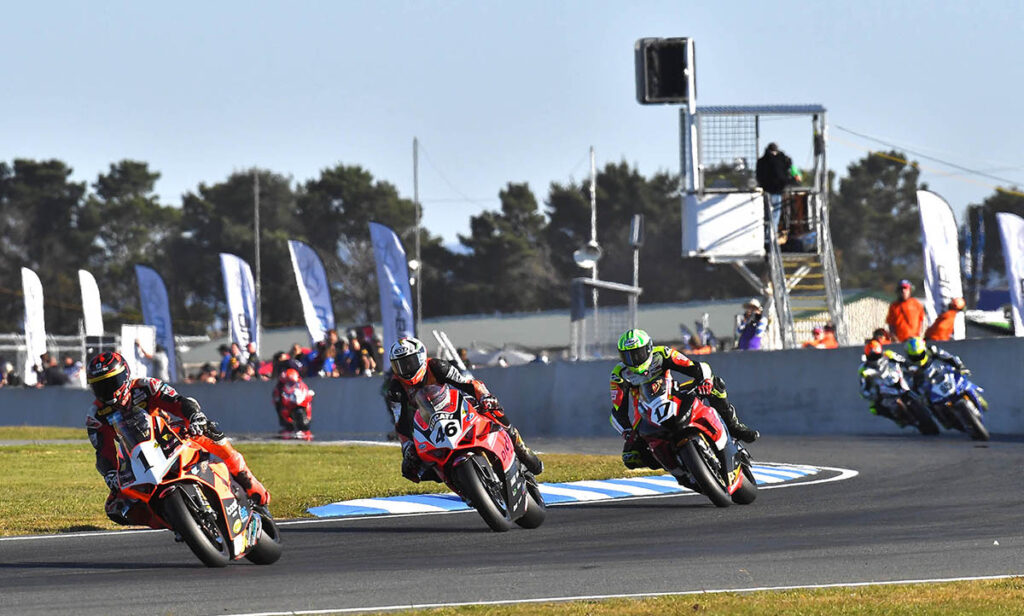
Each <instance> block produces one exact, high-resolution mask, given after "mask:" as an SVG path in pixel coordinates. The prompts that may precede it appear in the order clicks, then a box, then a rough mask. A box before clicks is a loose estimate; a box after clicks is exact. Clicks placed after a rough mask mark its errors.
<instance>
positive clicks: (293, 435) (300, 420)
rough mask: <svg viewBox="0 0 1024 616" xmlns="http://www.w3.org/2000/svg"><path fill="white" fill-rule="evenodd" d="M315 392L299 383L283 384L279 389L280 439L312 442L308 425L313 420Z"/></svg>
mask: <svg viewBox="0 0 1024 616" xmlns="http://www.w3.org/2000/svg"><path fill="white" fill-rule="evenodd" d="M315 394H316V392H315V391H313V390H312V389H310V388H309V386H308V385H306V384H305V383H303V382H302V381H299V382H297V383H285V384H284V386H283V387H282V388H281V410H280V414H281V425H282V426H285V427H283V428H282V429H281V438H282V439H284V440H290V439H297V440H303V441H311V440H313V433H312V432H311V431H310V429H309V424H310V422H311V421H312V420H313V396H314V395H315Z"/></svg>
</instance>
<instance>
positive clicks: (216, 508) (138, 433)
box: [109, 407, 281, 567]
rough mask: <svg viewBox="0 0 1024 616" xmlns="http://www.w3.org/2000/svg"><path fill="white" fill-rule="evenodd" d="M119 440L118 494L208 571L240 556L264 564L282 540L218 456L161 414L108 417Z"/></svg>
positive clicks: (140, 412)
mask: <svg viewBox="0 0 1024 616" xmlns="http://www.w3.org/2000/svg"><path fill="white" fill-rule="evenodd" d="M109 423H110V425H111V426H112V427H113V429H114V432H115V434H116V436H117V447H118V460H119V462H120V464H119V468H118V484H119V488H120V491H121V493H122V494H124V495H125V496H128V497H130V498H134V499H138V500H139V501H142V502H144V503H146V505H147V506H148V507H149V508H150V510H151V511H152V512H153V513H154V514H155V516H156V517H157V518H158V520H157V522H162V523H163V524H164V525H165V526H166V527H167V528H170V529H171V530H173V531H175V532H176V533H177V534H178V535H179V536H180V538H181V539H182V540H183V541H184V542H185V543H186V544H187V545H188V547H189V548H190V549H191V550H192V552H193V553H194V554H195V555H196V556H197V557H198V558H199V560H201V561H202V562H203V564H205V565H206V566H208V567H223V566H225V565H227V564H228V562H230V561H231V560H238V559H240V558H242V557H245V558H246V559H248V560H250V561H251V562H253V563H256V564H258V565H269V564H271V563H273V562H275V561H277V559H278V558H280V557H281V537H280V534H279V532H278V528H277V524H276V523H275V522H274V518H273V517H271V515H270V512H269V511H268V510H267V508H266V507H264V506H261V505H256V504H254V503H252V502H251V501H250V500H249V497H248V496H247V495H246V493H245V490H244V489H243V488H242V487H241V486H240V485H238V483H236V482H235V481H234V480H233V479H232V477H231V473H230V472H229V471H228V468H227V466H226V465H225V464H224V462H223V461H221V460H220V458H218V457H216V456H214V455H212V454H210V453H209V452H207V451H206V450H204V449H202V448H201V447H200V446H199V445H198V444H197V443H196V442H195V441H193V440H192V439H190V438H188V437H187V436H182V434H184V432H183V426H182V425H181V424H180V423H177V424H176V425H172V423H171V421H170V417H169V416H168V415H167V414H165V413H164V412H162V411H158V412H155V413H149V412H147V411H146V410H145V409H142V408H139V407H134V408H132V409H129V410H126V411H123V412H122V411H116V412H115V413H113V415H112V416H111V418H110V420H109Z"/></svg>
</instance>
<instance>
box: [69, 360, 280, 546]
mask: <svg viewBox="0 0 1024 616" xmlns="http://www.w3.org/2000/svg"><path fill="white" fill-rule="evenodd" d="M86 377H87V380H88V382H89V387H90V388H92V392H93V394H94V395H95V396H96V400H95V402H93V408H92V409H91V410H90V413H89V415H88V416H87V417H86V420H85V427H86V431H87V432H88V434H89V441H90V442H91V443H92V446H93V448H95V449H96V470H97V471H99V473H100V475H102V476H103V480H104V481H105V482H106V483H107V487H109V488H110V494H109V495H108V496H107V502H106V506H105V509H106V513H107V517H109V518H110V519H111V520H112V521H114V522H116V523H117V524H121V525H128V524H132V525H141V526H151V527H153V528H162V526H161V525H160V524H159V523H158V522H156V521H155V519H154V518H153V516H152V514H151V512H150V510H149V507H148V506H146V504H145V503H142V502H140V501H138V500H136V499H133V498H128V497H124V496H122V495H121V493H120V490H119V488H118V479H117V476H118V453H117V446H116V445H115V442H116V438H117V437H116V435H115V434H114V429H113V428H112V427H111V426H110V424H109V423H108V422H107V420H108V418H109V417H110V416H111V415H112V414H113V413H114V412H115V411H118V410H124V409H127V408H130V407H132V406H135V407H140V408H143V409H145V410H147V411H149V412H153V411H156V410H161V411H164V412H166V413H168V414H170V415H171V416H172V417H177V418H180V419H184V420H186V421H187V427H188V432H189V435H190V437H191V438H192V440H193V441H195V442H196V443H197V444H199V446H201V447H202V448H203V449H205V450H206V451H209V452H210V453H212V454H214V455H216V456H217V457H219V458H220V459H221V460H223V461H224V463H225V465H227V467H228V470H229V471H230V472H231V475H232V477H234V479H235V481H237V482H238V484H239V485H241V486H242V487H243V488H244V489H245V491H246V493H247V494H248V495H249V497H250V498H252V499H253V502H255V503H257V504H263V505H266V504H268V503H269V502H270V493H269V492H267V489H266V488H264V487H263V484H261V483H260V482H259V480H257V479H256V478H255V477H253V475H252V473H251V472H250V471H249V468H248V466H247V465H246V463H245V459H244V458H243V457H242V454H240V453H238V451H236V450H235V448H234V447H232V446H231V443H229V442H228V439H227V438H226V437H225V436H224V433H223V432H221V431H220V429H219V428H218V426H217V424H216V422H213V421H210V420H209V419H207V417H206V415H205V414H204V413H203V412H202V411H201V410H200V409H199V403H198V402H196V400H195V399H194V398H188V397H185V396H182V395H181V394H179V393H178V392H177V391H175V390H174V388H173V387H171V386H170V385H168V384H167V383H164V382H163V381H161V380H159V379H152V378H143V379H133V378H131V374H130V372H129V370H128V364H127V363H125V361H124V358H123V357H121V355H120V354H118V353H101V354H99V355H97V356H96V357H94V358H92V360H90V361H89V365H88V367H87V368H86Z"/></svg>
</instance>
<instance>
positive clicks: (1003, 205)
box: [968, 188, 1024, 287]
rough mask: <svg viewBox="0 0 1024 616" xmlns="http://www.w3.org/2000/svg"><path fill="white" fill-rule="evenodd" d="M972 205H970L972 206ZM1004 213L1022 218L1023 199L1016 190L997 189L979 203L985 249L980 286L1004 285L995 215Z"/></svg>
mask: <svg viewBox="0 0 1024 616" xmlns="http://www.w3.org/2000/svg"><path fill="white" fill-rule="evenodd" d="M973 205H974V204H972V206H973ZM968 207H971V206H968ZM999 212H1006V213H1009V214H1016V215H1017V216H1020V217H1021V218H1024V197H1022V196H1021V193H1020V191H1019V190H1017V189H1016V188H1012V189H1003V190H1000V189H997V190H996V191H995V192H994V193H993V194H991V195H989V196H988V197H986V198H985V200H984V201H982V202H981V215H982V224H983V225H984V227H985V247H984V257H983V259H982V268H983V271H982V275H981V281H982V286H983V287H984V286H991V285H993V284H996V281H999V284H1005V279H1006V261H1005V258H1004V257H1003V241H1002V236H1001V235H1000V233H999V222H998V219H997V218H996V214H997V213H999Z"/></svg>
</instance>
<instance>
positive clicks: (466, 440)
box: [412, 384, 547, 532]
mask: <svg viewBox="0 0 1024 616" xmlns="http://www.w3.org/2000/svg"><path fill="white" fill-rule="evenodd" d="M413 402H414V403H415V404H416V409H417V410H416V413H415V414H414V415H413V421H412V423H413V430H412V433H413V443H414V445H415V447H416V453H417V454H419V457H420V459H421V460H422V461H423V463H424V464H423V469H422V470H421V472H420V476H421V477H423V478H427V477H428V476H429V474H430V473H436V474H437V477H438V478H439V479H440V480H441V481H442V482H444V483H445V484H446V485H447V486H448V487H449V488H451V490H452V491H453V492H455V493H456V494H457V495H459V497H460V498H462V500H463V501H464V502H465V503H466V504H468V505H469V506H470V507H473V508H474V509H476V510H477V513H479V514H480V517H482V518H483V519H484V522H486V523H487V525H488V526H490V527H491V530H493V531H495V532H504V531H507V530H509V529H510V528H512V524H513V523H514V524H518V525H519V526H521V527H523V528H537V527H538V526H540V525H541V524H542V523H543V522H544V518H545V517H546V515H547V510H546V507H545V504H544V498H543V497H542V496H541V493H540V488H539V487H538V485H537V480H536V478H535V477H534V476H533V474H532V473H530V472H529V471H528V470H526V468H524V467H523V465H522V464H520V462H519V459H518V458H517V457H516V453H515V449H514V448H513V446H512V439H511V437H509V435H508V432H506V431H505V428H504V427H503V426H502V425H501V424H499V423H498V422H496V421H494V420H493V419H491V418H490V417H488V416H486V415H482V414H481V413H480V412H479V411H478V410H477V407H476V404H477V402H476V400H475V399H474V398H473V397H471V396H467V395H466V394H464V393H463V392H461V391H459V390H458V389H455V388H454V387H449V386H448V385H447V384H444V385H428V386H426V387H424V388H422V389H421V390H420V391H418V392H417V393H416V395H415V396H414V398H413Z"/></svg>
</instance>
